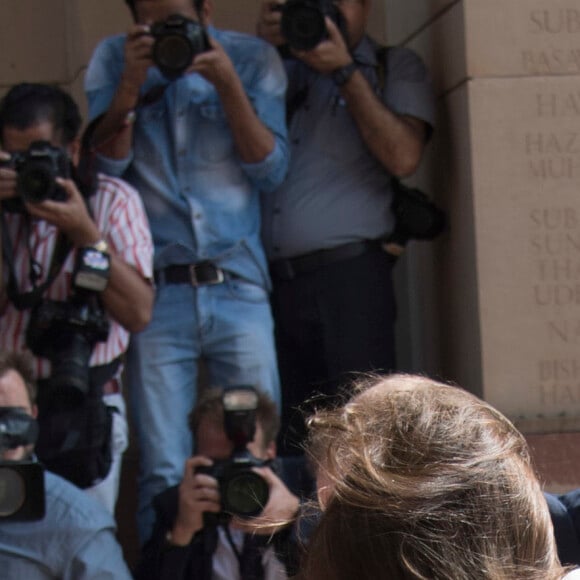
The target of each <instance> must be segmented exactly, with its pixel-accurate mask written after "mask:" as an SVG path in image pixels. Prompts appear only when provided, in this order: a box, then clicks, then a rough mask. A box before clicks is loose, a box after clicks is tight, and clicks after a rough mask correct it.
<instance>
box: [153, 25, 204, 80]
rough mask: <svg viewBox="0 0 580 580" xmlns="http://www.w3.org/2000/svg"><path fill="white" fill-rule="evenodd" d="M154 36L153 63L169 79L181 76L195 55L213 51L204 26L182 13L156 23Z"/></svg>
mask: <svg viewBox="0 0 580 580" xmlns="http://www.w3.org/2000/svg"><path fill="white" fill-rule="evenodd" d="M151 36H153V38H154V39H155V42H154V43H153V51H152V57H153V62H154V63H155V64H156V65H157V67H158V68H159V70H160V71H161V72H162V73H163V74H164V75H165V76H166V77H167V78H170V79H175V78H177V77H179V76H181V75H182V74H183V73H184V72H185V71H186V70H187V68H189V66H190V65H191V61H192V60H193V58H194V57H195V56H196V55H198V54H200V53H202V52H205V51H206V50H209V48H210V44H209V40H208V38H207V34H206V31H205V29H204V27H203V26H202V25H201V24H200V23H199V22H195V21H194V20H191V19H189V18H186V17H185V16H182V15H180V14H173V15H171V16H168V17H167V18H166V19H165V20H161V21H159V22H155V23H154V24H153V25H152V26H151Z"/></svg>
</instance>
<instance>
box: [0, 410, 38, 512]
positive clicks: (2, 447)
mask: <svg viewBox="0 0 580 580" xmlns="http://www.w3.org/2000/svg"><path fill="white" fill-rule="evenodd" d="M37 437H38V425H37V423H36V421H35V420H34V419H33V418H32V417H31V416H30V415H28V414H27V413H26V412H24V411H23V410H22V409H21V408H19V407H0V457H2V456H3V455H4V453H5V452H6V451H7V450H10V449H15V448H16V447H20V446H21V445H33V444H34V443H35V442H36V439H37ZM44 514H45V496H44V470H43V468H42V466H41V465H40V464H39V463H38V462H36V461H31V460H28V459H26V460H22V461H10V460H0V521H2V520H4V521H6V520H8V521H34V520H40V519H42V518H43V517H44Z"/></svg>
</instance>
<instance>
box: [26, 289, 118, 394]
mask: <svg viewBox="0 0 580 580" xmlns="http://www.w3.org/2000/svg"><path fill="white" fill-rule="evenodd" d="M94 298H95V297H94V296H91V295H88V296H85V295H84V293H77V294H75V295H74V296H73V297H71V299H70V300H69V301H67V302H60V301H56V300H43V301H41V302H40V303H39V304H38V305H37V306H36V307H35V308H34V309H33V310H32V312H31V316H30V321H29V323H28V327H27V331H26V344H27V345H28V347H29V348H30V350H31V351H32V352H33V353H34V354H35V355H36V356H41V357H45V358H48V359H49V360H50V361H51V363H52V372H51V375H50V380H49V390H50V392H51V397H50V399H51V400H52V401H54V402H55V403H56V402H58V403H60V404H66V405H75V404H79V403H81V402H82V401H83V400H84V398H85V397H86V395H87V393H88V391H89V360H90V358H91V354H92V351H93V348H94V346H95V344H96V343H97V342H103V341H106V340H107V337H108V335H109V326H110V325H109V320H108V318H107V317H106V315H105V312H104V310H103V308H102V307H101V305H100V304H99V303H98V301H97V300H96V299H94Z"/></svg>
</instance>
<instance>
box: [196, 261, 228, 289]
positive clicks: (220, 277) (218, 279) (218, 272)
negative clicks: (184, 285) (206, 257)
mask: <svg viewBox="0 0 580 580" xmlns="http://www.w3.org/2000/svg"><path fill="white" fill-rule="evenodd" d="M201 265H202V264H200V263H198V264H190V266H189V277H190V282H191V285H192V286H196V287H197V286H215V285H216V284H221V283H222V282H223V281H224V279H225V278H224V272H223V270H222V269H221V268H218V267H217V266H214V265H213V264H208V265H209V266H210V267H211V268H213V271H214V273H215V278H213V279H211V280H201V281H200V280H198V278H197V268H198V266H201Z"/></svg>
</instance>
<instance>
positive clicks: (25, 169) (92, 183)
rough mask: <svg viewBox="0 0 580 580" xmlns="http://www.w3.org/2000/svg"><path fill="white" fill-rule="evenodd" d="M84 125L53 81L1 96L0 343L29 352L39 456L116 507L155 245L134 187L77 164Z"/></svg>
mask: <svg viewBox="0 0 580 580" xmlns="http://www.w3.org/2000/svg"><path fill="white" fill-rule="evenodd" d="M80 127H81V118H80V114H79V111H78V107H77V105H76V103H75V102H74V101H73V99H72V98H71V97H70V96H69V95H68V94H67V93H65V92H64V91H62V90H61V89H59V88H56V87H52V86H48V85H40V84H27V83H25V84H21V85H17V86H15V87H13V88H12V89H11V90H10V91H9V92H8V93H7V94H6V95H5V97H4V98H3V99H2V101H1V102H0V143H1V149H0V156H1V159H2V164H1V165H0V199H1V200H2V211H1V213H0V218H1V230H2V249H3V258H4V259H3V279H4V284H3V286H2V294H1V299H0V349H3V350H9V351H16V352H19V351H23V350H30V351H32V352H33V354H34V355H35V356H36V358H35V376H36V378H37V379H38V387H39V423H40V432H41V436H40V438H39V444H38V447H37V452H38V454H39V456H40V458H41V459H42V461H43V462H44V463H45V465H47V466H48V467H49V468H50V469H51V470H53V471H55V472H57V473H59V474H60V475H62V476H63V477H65V478H66V479H69V480H70V481H72V482H73V483H75V484H77V485H78V486H79V487H82V488H87V490H88V491H89V492H90V493H92V494H93V495H95V496H96V497H97V498H98V499H99V500H100V501H102V503H103V504H104V505H105V506H106V507H107V508H108V509H109V510H110V511H111V512H113V511H114V507H115V502H116V498H117V491H118V483H119V474H120V468H121V455H122V452H123V450H124V449H125V447H126V444H127V434H126V430H127V425H126V420H125V413H124V404H123V398H122V395H121V393H120V382H119V375H120V372H121V357H122V355H123V354H124V352H125V350H126V348H127V344H128V341H129V332H135V331H138V330H140V329H142V328H143V327H144V326H145V325H146V324H147V322H148V320H149V318H150V314H151V309H152V302H153V289H152V286H151V283H150V282H149V280H150V279H151V277H152V253H153V248H152V241H151V234H150V232H149V229H148V224H147V218H146V215H145V212H144V209H143V206H142V203H141V200H140V199H139V196H138V194H137V193H136V192H135V190H134V189H133V188H132V187H130V186H129V185H128V184H126V183H124V182H122V181H120V180H118V179H114V178H110V177H106V176H104V175H100V174H99V175H95V174H93V173H92V172H91V171H89V170H87V171H84V172H82V174H81V172H80V171H79V170H78V166H79V162H80V152H81V143H80V139H79V131H80ZM81 191H82V193H81Z"/></svg>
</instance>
